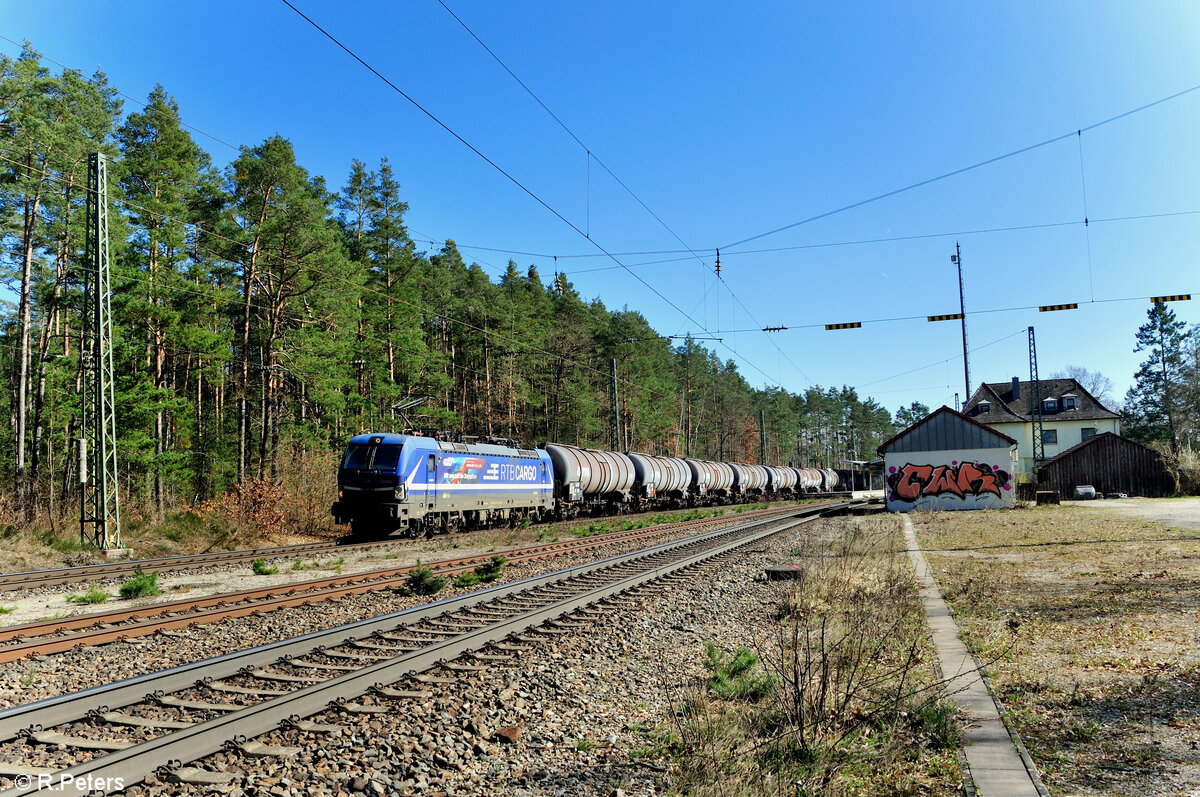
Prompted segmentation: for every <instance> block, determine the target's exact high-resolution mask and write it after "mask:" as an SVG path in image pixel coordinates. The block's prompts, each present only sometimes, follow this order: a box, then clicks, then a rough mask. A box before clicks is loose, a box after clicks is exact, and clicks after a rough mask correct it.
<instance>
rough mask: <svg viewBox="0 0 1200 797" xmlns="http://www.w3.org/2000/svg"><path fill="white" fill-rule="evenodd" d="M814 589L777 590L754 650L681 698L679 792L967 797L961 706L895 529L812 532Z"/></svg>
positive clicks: (844, 525) (850, 523) (807, 538)
mask: <svg viewBox="0 0 1200 797" xmlns="http://www.w3.org/2000/svg"><path fill="white" fill-rule="evenodd" d="M809 529H810V531H807V532H806V534H805V535H804V536H803V537H801V542H800V544H799V545H798V547H797V548H796V549H795V550H794V551H793V552H792V561H793V562H794V563H795V564H797V565H799V566H800V567H802V568H803V578H802V579H800V580H799V581H797V582H791V586H788V587H786V588H782V587H781V588H777V589H776V590H774V595H775V597H776V598H777V604H776V607H775V623H774V625H773V627H772V628H770V629H768V628H763V629H760V631H759V635H758V642H757V643H756V645H755V649H754V650H753V651H751V650H739V651H736V652H735V651H725V652H722V651H717V650H715V649H714V648H712V647H711V646H710V647H709V648H708V649H707V651H706V659H707V660H706V662H705V666H706V669H707V670H708V673H707V674H706V677H705V678H703V679H698V680H697V681H696V682H694V683H692V684H690V685H689V686H688V687H687V688H686V689H685V690H684V694H683V695H679V696H677V698H678V699H677V702H676V705H677V706H678V710H677V712H676V714H675V716H674V726H673V729H672V731H673V732H672V734H671V737H670V738H669V740H668V748H669V749H670V751H671V752H673V753H674V754H675V756H676V757H677V758H678V760H679V763H680V769H681V775H680V782H679V783H677V784H676V787H677V788H678V789H679V791H680V792H681V793H685V794H695V795H765V794H786V795H796V796H797V797H799V796H801V795H823V796H828V797H834V796H835V795H856V796H857V797H884V796H885V795H888V796H890V795H917V794H922V795H949V794H956V793H959V788H960V784H961V773H960V771H959V767H958V761H957V758H956V754H955V749H956V746H957V739H958V731H957V727H956V725H955V723H954V719H953V706H952V705H950V704H949V703H947V702H946V701H944V700H942V699H941V697H940V695H941V692H940V689H939V688H938V685H937V683H936V681H935V678H934V671H933V663H932V661H933V657H932V651H931V649H930V645H929V642H928V639H927V636H926V626H925V621H924V613H923V611H922V609H921V606H920V603H919V602H918V600H917V596H916V586H915V583H914V581H913V578H912V571H911V567H910V566H909V564H908V562H907V559H906V557H905V555H904V553H903V545H902V539H901V536H900V532H899V524H897V523H896V522H895V519H893V518H878V517H875V518H840V519H836V520H832V521H828V522H826V523H823V524H821V526H815V527H809Z"/></svg>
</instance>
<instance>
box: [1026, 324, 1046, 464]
mask: <svg viewBox="0 0 1200 797" xmlns="http://www.w3.org/2000/svg"><path fill="white" fill-rule="evenodd" d="M1029 381H1030V382H1031V383H1032V384H1030V386H1029V401H1030V409H1031V410H1032V412H1031V413H1030V414H1031V415H1032V416H1033V467H1034V476H1035V481H1036V475H1037V464H1038V463H1039V462H1041V461H1042V460H1044V459H1045V458H1046V443H1045V441H1043V440H1042V386H1041V383H1039V382H1038V369H1037V342H1036V341H1035V340H1034V337H1033V327H1030V328H1029Z"/></svg>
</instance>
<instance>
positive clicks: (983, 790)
mask: <svg viewBox="0 0 1200 797" xmlns="http://www.w3.org/2000/svg"><path fill="white" fill-rule="evenodd" d="M903 519H904V540H905V544H906V545H907V547H908V557H909V560H910V561H912V564H913V569H914V570H915V571H916V575H917V584H918V586H919V587H920V594H921V603H922V604H923V605H924V607H925V618H926V621H927V622H928V623H929V630H930V634H931V636H932V638H933V644H934V648H935V649H936V651H937V657H938V663H939V665H940V666H941V669H942V677H943V678H944V679H945V680H946V686H945V689H946V694H947V695H948V696H949V697H950V698H951V699H953V700H954V703H955V705H956V706H958V710H959V716H960V718H961V719H962V721H963V724H964V725H965V726H966V729H965V731H964V733H963V736H964V738H965V740H966V746H965V747H964V749H963V752H964V754H965V755H966V759H967V767H968V768H969V769H970V772H969V773H966V774H969V776H970V778H971V780H972V781H973V782H974V784H975V792H976V794H978V795H979V797H1049V794H1050V792H1049V791H1048V790H1047V789H1046V786H1045V784H1043V783H1042V779H1041V777H1040V776H1039V775H1038V772H1037V767H1036V766H1035V765H1034V763H1033V761H1032V760H1031V759H1030V758H1029V755H1028V753H1026V752H1025V747H1024V745H1023V744H1021V739H1020V736H1019V735H1017V733H1016V731H1015V730H1012V729H1010V728H1008V727H1007V726H1006V725H1005V724H1004V720H1003V718H1002V717H1001V715H1000V709H999V706H997V704H996V701H995V699H994V698H993V697H992V695H991V692H989V691H988V685H987V683H986V682H985V681H984V678H983V670H982V668H981V667H980V666H979V663H978V662H976V661H975V657H974V656H972V655H971V653H970V651H968V650H967V646H966V645H965V644H963V641H962V637H961V636H960V635H959V631H958V625H957V623H955V622H954V617H953V615H951V613H950V608H949V607H948V606H947V605H946V601H945V600H943V599H942V593H941V591H940V590H939V589H938V585H937V582H936V581H935V580H934V578H933V575H932V573H931V572H930V570H929V563H928V562H926V561H925V554H924V553H922V551H921V548H920V546H919V545H918V544H917V535H916V533H915V532H914V531H913V525H912V521H911V520H909V519H908V517H907V516H905V517H904V518H903Z"/></svg>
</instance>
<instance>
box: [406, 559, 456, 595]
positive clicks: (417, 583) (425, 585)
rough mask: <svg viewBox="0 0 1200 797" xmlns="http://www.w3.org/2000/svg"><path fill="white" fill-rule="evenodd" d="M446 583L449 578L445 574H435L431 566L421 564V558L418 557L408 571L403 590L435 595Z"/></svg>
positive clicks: (416, 593)
mask: <svg viewBox="0 0 1200 797" xmlns="http://www.w3.org/2000/svg"><path fill="white" fill-rule="evenodd" d="M448 583H449V580H448V579H447V578H446V577H445V576H435V575H434V574H433V568H432V567H429V566H428V565H423V564H421V560H419V559H418V560H417V566H416V567H415V568H413V569H412V570H410V571H409V573H408V583H407V585H406V587H405V590H406V591H407V592H408V594H410V595H436V594H437V593H439V592H441V591H442V590H443V589H444V588H445V586H446V584H448Z"/></svg>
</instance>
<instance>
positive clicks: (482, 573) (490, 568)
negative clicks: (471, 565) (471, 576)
mask: <svg viewBox="0 0 1200 797" xmlns="http://www.w3.org/2000/svg"><path fill="white" fill-rule="evenodd" d="M507 564H508V560H507V559H505V558H504V557H503V556H500V555H499V554H497V555H496V556H493V557H492V558H491V559H489V560H487V561H486V562H484V563H483V564H481V565H479V566H477V567H476V568H475V575H477V576H478V577H479V580H480V581H482V582H484V583H487V582H489V581H495V580H496V579H498V578H500V576H501V575H503V574H504V567H505V565H507Z"/></svg>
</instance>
